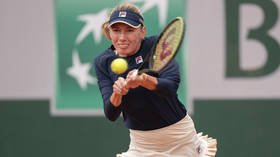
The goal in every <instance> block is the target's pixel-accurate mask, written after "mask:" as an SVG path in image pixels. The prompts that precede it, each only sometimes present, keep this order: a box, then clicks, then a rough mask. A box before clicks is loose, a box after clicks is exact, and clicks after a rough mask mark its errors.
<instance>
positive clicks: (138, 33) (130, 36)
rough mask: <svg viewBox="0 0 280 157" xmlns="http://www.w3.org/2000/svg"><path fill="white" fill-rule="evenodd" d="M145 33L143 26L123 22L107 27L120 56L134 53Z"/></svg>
mask: <svg viewBox="0 0 280 157" xmlns="http://www.w3.org/2000/svg"><path fill="white" fill-rule="evenodd" d="M145 33H146V29H145V28H144V27H139V28H133V27H130V26H129V25H126V24H123V23H116V24H113V25H112V26H111V27H110V29H109V35H110V38H111V41H112V44H113V45H114V47H115V49H116V51H117V53H118V54H119V55H120V56H130V55H133V54H134V53H136V52H137V51H138V50H139V48H140V46H141V41H142V39H143V38H144V36H145Z"/></svg>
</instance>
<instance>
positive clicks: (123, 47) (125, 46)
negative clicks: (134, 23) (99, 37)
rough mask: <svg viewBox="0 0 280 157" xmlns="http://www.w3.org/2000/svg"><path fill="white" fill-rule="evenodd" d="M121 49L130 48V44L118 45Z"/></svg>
mask: <svg viewBox="0 0 280 157" xmlns="http://www.w3.org/2000/svg"><path fill="white" fill-rule="evenodd" d="M118 46H119V48H120V49H126V48H128V46H129V44H118Z"/></svg>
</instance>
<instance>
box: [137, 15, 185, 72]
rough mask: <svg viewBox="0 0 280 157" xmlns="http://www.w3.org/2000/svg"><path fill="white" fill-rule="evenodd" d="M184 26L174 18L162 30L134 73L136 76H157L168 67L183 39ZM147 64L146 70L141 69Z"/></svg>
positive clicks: (177, 18)
mask: <svg viewBox="0 0 280 157" xmlns="http://www.w3.org/2000/svg"><path fill="white" fill-rule="evenodd" d="M184 33H185V24H184V20H183V18H182V17H176V18H175V19H173V20H172V21H171V22H169V24H168V25H167V26H166V27H165V28H164V30H163V31H162V32H161V34H160V36H159V37H158V40H157V42H156V44H155V45H154V47H153V48H152V51H151V52H150V54H149V55H148V56H147V57H146V58H145V60H144V62H143V63H142V64H141V65H140V67H139V68H138V70H137V71H136V72H137V73H138V74H141V73H148V74H151V75H158V73H159V72H160V71H161V70H162V69H163V68H164V67H166V66H167V65H168V63H169V62H170V61H171V60H172V59H173V58H174V57H175V56H176V54H177V52H178V50H179V48H180V46H181V43H182V41H183V38H184ZM144 64H148V69H143V65H144Z"/></svg>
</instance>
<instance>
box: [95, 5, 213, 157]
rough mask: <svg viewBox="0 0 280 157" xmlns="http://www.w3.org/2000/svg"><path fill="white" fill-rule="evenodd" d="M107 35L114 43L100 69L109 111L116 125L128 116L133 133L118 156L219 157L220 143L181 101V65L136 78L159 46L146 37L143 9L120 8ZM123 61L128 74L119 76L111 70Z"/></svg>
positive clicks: (108, 23)
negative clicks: (116, 61) (198, 124)
mask: <svg viewBox="0 0 280 157" xmlns="http://www.w3.org/2000/svg"><path fill="white" fill-rule="evenodd" d="M102 30H103V33H104V35H105V36H106V37H107V38H108V39H109V40H110V41H111V42H112V45H111V46H110V47H109V48H108V49H106V50H105V51H104V52H102V53H101V55H99V56H98V57H97V58H96V59H95V64H94V65H95V71H96V76H97V79H98V85H99V89H100V92H101V94H102V98H103V102H104V112H105V115H106V117H107V118H108V119H109V120H111V121H115V120H116V119H117V118H118V117H119V116H120V114H121V113H122V115H123V119H124V124H125V126H126V127H127V128H128V129H129V132H130V145H129V148H128V150H127V152H123V153H120V154H117V157H148V156H149V157H151V156H153V157H154V156H156V157H210V156H215V153H216V147H215V146H216V143H215V140H210V141H209V140H208V138H207V137H205V136H204V137H202V136H199V135H198V134H197V132H196V130H195V127H194V123H193V121H192V119H191V118H190V116H188V114H187V111H186V108H185V106H184V105H183V104H182V103H181V102H180V100H179V99H178V97H177V89H178V86H179V83H180V73H179V66H178V64H177V63H176V61H175V60H172V61H171V62H170V63H169V64H168V65H167V66H166V67H165V68H164V69H163V70H162V71H161V72H160V73H159V74H158V75H157V76H153V75H149V74H147V73H142V74H140V75H135V74H134V73H135V69H137V68H139V66H140V65H141V63H142V62H143V61H144V59H145V58H146V56H147V55H148V53H149V52H150V50H151V49H152V47H153V45H155V43H156V41H157V36H150V37H146V36H145V34H146V27H145V25H144V18H143V16H142V14H141V13H140V10H139V8H137V7H136V6H135V5H133V4H130V3H123V4H120V5H119V6H117V7H115V8H114V9H113V10H112V12H111V13H110V15H109V17H108V20H107V21H106V22H105V23H104V24H103V25H102ZM119 57H121V58H124V59H125V60H126V61H127V63H128V69H127V70H126V72H124V73H122V74H115V73H114V72H113V71H112V70H111V68H110V65H111V62H112V61H113V60H114V59H116V58H119ZM144 66H147V65H144ZM207 142H208V143H207ZM209 142H212V144H211V143H209Z"/></svg>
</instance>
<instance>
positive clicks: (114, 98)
mask: <svg viewBox="0 0 280 157" xmlns="http://www.w3.org/2000/svg"><path fill="white" fill-rule="evenodd" d="M110 102H111V104H112V105H113V106H115V107H118V106H120V104H121V102H122V95H120V94H117V93H115V92H114V93H113V94H112V95H111V97H110Z"/></svg>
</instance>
